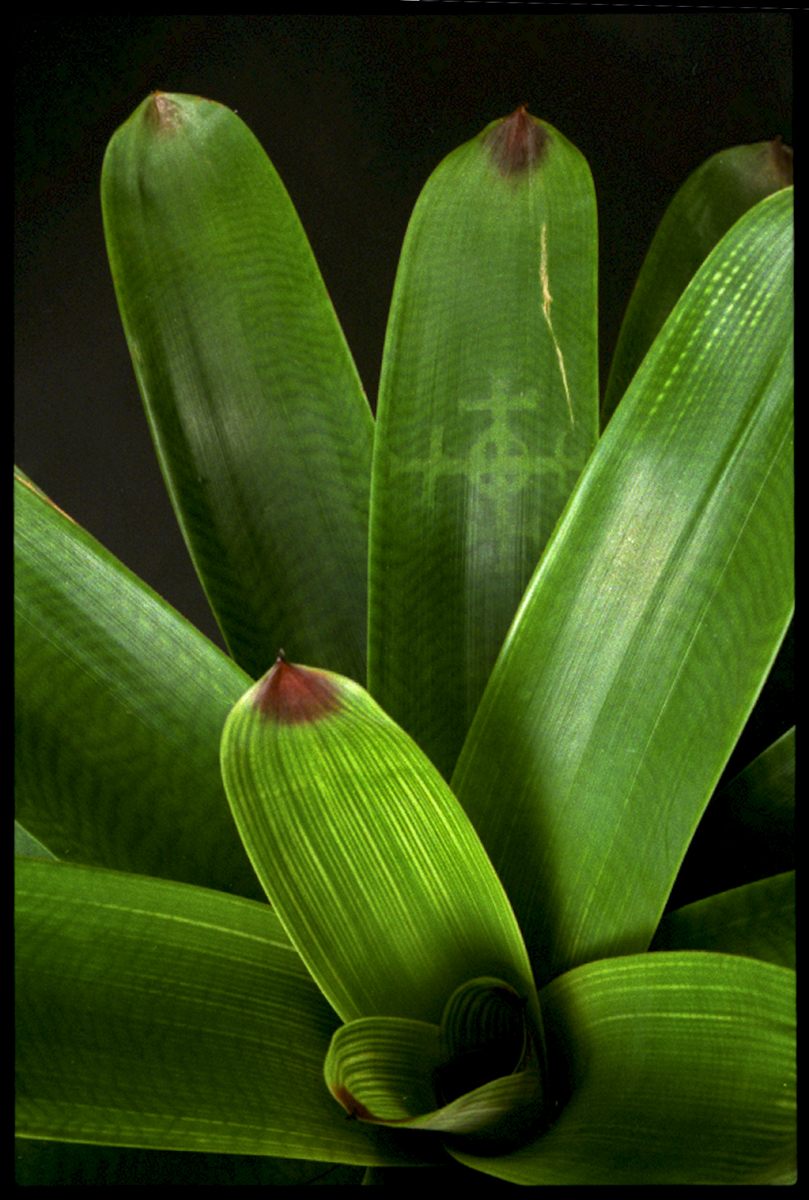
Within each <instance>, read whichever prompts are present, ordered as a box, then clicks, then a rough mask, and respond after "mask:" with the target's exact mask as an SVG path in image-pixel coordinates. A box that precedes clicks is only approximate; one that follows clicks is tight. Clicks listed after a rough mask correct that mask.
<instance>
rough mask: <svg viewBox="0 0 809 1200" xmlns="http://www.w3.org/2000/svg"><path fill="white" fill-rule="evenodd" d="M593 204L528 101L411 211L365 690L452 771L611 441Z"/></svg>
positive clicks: (385, 423)
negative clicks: (567, 512) (602, 400)
mask: <svg viewBox="0 0 809 1200" xmlns="http://www.w3.org/2000/svg"><path fill="white" fill-rule="evenodd" d="M596 268H597V232H596V210H595V193H594V190H593V182H592V178H591V176H590V171H589V169H588V167H587V164H586V162H585V161H584V159H583V158H582V156H581V155H580V154H579V152H578V150H576V149H575V147H573V146H572V145H571V144H570V143H569V142H568V141H567V140H566V139H565V138H564V137H563V136H562V135H561V134H560V133H559V132H558V131H557V130H555V129H553V128H552V127H551V126H550V125H547V124H545V123H543V122H540V121H538V120H536V119H535V118H534V117H531V116H529V115H528V114H527V113H526V112H525V109H524V108H520V109H518V110H517V112H515V113H514V114H513V115H512V116H511V117H508V118H506V119H505V120H502V121H495V122H493V123H492V124H490V125H488V126H487V127H486V128H485V129H484V130H483V132H482V133H481V134H479V135H478V136H477V137H476V138H473V139H472V140H471V141H470V142H467V143H466V144H465V145H463V146H461V147H459V148H458V149H457V150H454V151H453V152H452V153H451V154H450V155H449V156H448V157H447V158H445V159H444V161H443V162H442V163H441V164H440V165H439V167H438V168H437V169H436V170H435V171H434V173H433V174H432V176H431V177H430V179H429V180H428V182H427V184H426V186H425V188H424V190H423V191H422V193H421V196H420V197H419V200H418V202H417V204H416V207H415V209H414V212H413V215H412V217H411V220H410V224H409V227H408V230H407V235H406V237H405V242H404V247H403V249H402V256H401V261H400V264H399V270H398V273H397V276H396V284H395V287H394V292H393V299H392V303H391V311H390V318H389V322H388V330H387V336H386V340H385V351H384V358H383V365H382V374H381V379H380V392H379V407H378V410H377V433H376V441H375V446H374V468H373V483H372V496H373V502H372V506H371V514H372V516H371V538H370V572H369V607H370V617H369V631H370V632H369V648H368V655H369V667H368V670H369V675H368V678H369V689H370V691H371V693H372V694H373V696H374V698H375V699H376V700H378V701H379V703H380V704H381V705H382V707H383V708H384V709H385V711H386V712H387V713H389V714H390V715H391V716H392V717H393V718H394V720H396V721H397V722H398V723H399V724H400V725H402V726H403V728H404V729H406V730H407V732H408V733H409V734H410V735H411V736H412V737H413V738H414V739H415V740H416V741H417V742H418V744H419V745H420V746H421V747H422V749H423V750H424V751H425V752H426V753H427V754H428V756H429V757H430V758H431V759H432V760H433V762H435V764H436V765H437V766H438V768H439V769H440V770H441V772H442V773H443V774H444V775H445V777H447V778H448V777H449V775H450V774H451V772H452V768H453V766H454V764H455V760H456V758H457V756H458V753H459V751H460V748H461V745H462V744H463V739H464V737H465V735H466V731H467V729H468V727H469V723H470V722H471V719H472V717H473V715H474V712H475V709H476V708H477V705H478V701H479V700H480V697H481V694H482V692H483V688H484V686H485V683H486V680H487V678H488V676H489V672H490V671H491V669H492V666H493V664H494V660H495V658H496V656H497V653H498V651H499V649H500V645H501V643H502V641H503V638H504V637H505V635H506V632H507V630H508V627H509V625H510V623H511V620H512V618H513V616H514V613H515V612H516V610H517V606H518V604H519V602H520V598H521V596H522V593H523V591H524V590H525V587H526V584H527V583H528V580H529V579H530V577H531V574H532V572H533V570H534V567H535V566H536V564H537V562H538V560H539V556H540V554H541V552H542V550H543V548H544V546H545V543H546V542H547V540H548V537H549V536H550V533H551V530H552V529H553V527H554V524H555V523H556V520H557V518H558V516H559V514H560V512H561V511H562V508H563V506H564V503H565V501H566V500H567V497H568V495H569V494H570V491H571V489H572V487H573V485H574V483H575V482H576V479H577V478H578V476H579V473H580V471H581V469H582V467H583V466H584V463H585V462H586V460H587V457H588V455H589V454H590V452H591V450H592V448H593V446H594V444H595V440H596V438H597V436H598V368H597V347H596V336H597V335H596V313H597V295H596V291H597V289H596Z"/></svg>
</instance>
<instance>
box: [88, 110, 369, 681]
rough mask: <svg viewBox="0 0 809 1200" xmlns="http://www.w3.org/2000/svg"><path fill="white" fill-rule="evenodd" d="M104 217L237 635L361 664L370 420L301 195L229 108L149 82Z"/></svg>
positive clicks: (184, 493) (258, 658)
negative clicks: (302, 216)
mask: <svg viewBox="0 0 809 1200" xmlns="http://www.w3.org/2000/svg"><path fill="white" fill-rule="evenodd" d="M101 195H102V205H103V211H104V228H105V233H106V238H107V251H108V254H109V259H110V265H111V267H112V274H113V279H114V282H115V289H116V293H117V296H118V304H119V307H120V310H121V317H122V320H123V324H124V330H125V332H126V336H127V341H128V343H129V349H130V352H131V355H132V362H133V365H134V367H135V374H136V376H137V380H138V385H139V387H140V390H141V394H142V396H143V399H144V403H145V406H146V413H147V416H148V418H149V424H150V426H151V430H152V435H153V437H154V441H155V446H156V449H157V453H158V457H159V458H160V463H161V466H162V469H163V474H164V476H165V479H166V484H167V486H168V490H169V494H170V496H171V499H172V503H173V505H174V510H175V513H176V514H177V519H178V521H179V523H180V527H181V528H182V531H183V534H184V536H185V539H186V543H187V545H188V548H189V551H190V553H191V557H192V559H193V561H194V565H195V566H196V569H197V572H198V574H199V577H200V579H201V581H202V585H203V587H204V588H205V591H206V594H207V596H208V599H209V600H210V602H211V606H212V608H213V611H214V614H215V615H216V618H217V620H218V622H219V625H220V627H221V629H222V633H223V635H224V637H225V640H226V643H227V645H228V648H229V649H230V651H231V653H232V654H233V656H234V658H235V659H236V661H237V662H238V663H239V664H240V665H241V666H242V667H243V668H244V669H245V670H246V671H247V672H248V673H249V674H250V675H251V676H252V677H253V678H256V677H257V676H259V675H261V674H263V673H264V671H266V670H267V668H268V667H269V666H270V665H271V664H272V662H274V660H275V656H276V654H277V652H278V647H279V646H285V647H286V648H287V650H288V651H289V652H290V653H294V654H295V655H296V656H297V657H298V658H300V659H302V660H304V661H308V662H312V663H314V664H315V665H318V666H329V667H332V668H333V669H336V670H342V671H344V672H345V673H346V674H348V675H351V676H352V677H355V678H357V679H364V678H365V645H366V617H365V612H366V559H367V520H368V489H369V484H370V470H371V444H372V439H373V420H372V417H371V411H370V409H369V407H368V403H367V401H366V399H365V396H364V394H363V392H362V387H361V385H360V382H359V378H358V376H357V373H356V370H355V368H354V364H353V360H352V358H351V355H350V353H349V351H348V348H347V346H346V344H345V339H344V338H343V334H342V331H341V330H340V327H339V325H338V323H337V319H336V316H335V314H334V310H333V309H332V306H331V302H330V300H329V298H328V295H327V293H326V289H325V286H324V284H323V281H322V279H321V276H320V273H319V271H318V268H317V264H316V263H315V260H314V256H313V255H312V251H311V249H310V247H309V243H308V241H307V239H306V235H305V233H304V232H303V229H302V228H301V225H300V222H299V221H298V217H297V214H296V213H295V210H294V208H293V206H292V202H291V200H290V198H289V196H288V195H287V192H286V190H285V188H284V186H283V184H282V183H281V181H280V179H279V178H278V175H277V174H276V171H275V169H274V167H273V166H272V164H271V163H270V161H269V159H268V158H267V156H266V154H265V153H264V151H263V149H262V148H261V146H260V144H259V142H258V141H257V140H256V138H255V137H254V136H253V134H252V133H251V132H250V130H249V129H248V128H247V126H246V125H245V124H244V123H243V122H242V121H241V120H240V119H239V118H238V117H237V116H236V115H235V113H233V112H231V111H230V110H229V109H227V108H225V107H224V106H223V105H221V104H215V103H213V102H212V101H209V100H202V99H200V98H199V97H196V96H182V95H168V94H165V93H161V92H155V93H153V94H152V95H151V96H149V97H148V98H147V99H146V100H144V101H143V103H142V104H141V105H140V106H139V107H138V108H137V109H136V110H135V112H134V113H133V114H132V116H131V117H130V118H129V120H128V121H126V122H125V123H124V124H123V125H122V126H121V128H120V129H119V130H118V132H117V133H116V134H115V136H114V137H113V138H112V140H111V142H110V144H109V147H108V149H107V153H106V157H105V160H104V168H103V173H102V182H101Z"/></svg>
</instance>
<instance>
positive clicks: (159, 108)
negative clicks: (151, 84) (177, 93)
mask: <svg viewBox="0 0 809 1200" xmlns="http://www.w3.org/2000/svg"><path fill="white" fill-rule="evenodd" d="M149 100H150V103H149V105H148V107H147V109H146V115H147V116H148V118H149V120H150V121H151V123H152V125H153V126H154V128H155V129H157V130H158V131H159V132H160V133H174V132H175V131H176V130H178V129H179V128H180V126H181V125H182V123H183V118H182V113H181V111H180V106H179V104H178V103H177V101H176V100H173V99H172V98H171V96H167V95H166V93H165V92H152V94H151V96H150V97H149Z"/></svg>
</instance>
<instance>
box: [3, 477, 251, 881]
mask: <svg viewBox="0 0 809 1200" xmlns="http://www.w3.org/2000/svg"><path fill="white" fill-rule="evenodd" d="M14 504H15V513H14V518H15V534H14V536H15V550H14V553H15V557H14V569H15V592H14V611H15V653H16V669H15V738H14V756H15V813H16V816H17V818H18V820H19V821H20V822H21V823H22V824H23V825H24V826H25V827H26V829H27V830H28V832H29V833H31V834H33V835H34V837H36V838H39V839H40V840H41V841H43V842H44V843H45V845H46V846H47V847H48V849H49V850H50V851H51V852H52V853H54V854H55V855H56V856H57V858H60V859H70V860H73V861H77V862H85V863H93V864H96V865H98V866H106V867H114V868H118V869H123V870H131V871H137V872H140V873H143V874H152V875H157V876H161V877H164V878H170V879H177V880H181V881H184V882H188V883H197V884H202V885H203V886H208V887H219V888H222V889H223V890H224V891H228V892H230V891H233V892H237V893H240V894H242V895H247V896H250V897H253V898H254V899H258V898H259V897H260V896H261V890H260V888H259V886H258V884H257V880H256V878H255V875H254V873H253V871H252V868H251V866H250V863H249V861H248V859H247V857H246V855H245V853H244V847H243V846H242V845H241V843H240V841H239V838H238V835H237V833H236V830H235V828H234V826H233V819H232V817H231V815H230V810H229V808H228V804H227V798H226V796H225V791H224V788H223V786H222V777H221V774H220V771H219V756H218V749H217V748H218V743H219V738H220V736H221V732H222V726H223V725H224V722H225V717H226V716H227V714H228V711H229V710H230V708H231V707H232V706H233V704H234V703H235V701H236V699H237V698H238V696H239V695H240V694H241V693H242V692H243V691H244V689H245V687H246V686H248V684H249V682H250V679H249V676H247V675H245V673H244V671H242V670H241V669H240V668H239V667H237V666H236V664H235V663H234V662H233V661H232V660H231V659H229V658H228V657H227V656H226V655H224V654H223V653H222V652H221V650H219V649H218V648H217V647H216V646H214V645H213V643H212V642H210V641H208V639H207V638H206V637H204V636H203V635H202V634H201V633H200V632H199V631H198V630H197V629H195V628H194V627H193V625H191V624H190V623H189V622H188V621H186V620H185V619H184V618H183V617H181V616H180V614H179V613H178V612H176V611H175V609H173V608H172V607H171V605H169V604H167V603H166V601H165V600H162V599H161V598H160V597H159V596H158V595H156V594H155V592H153V591H152V589H151V588H149V587H147V585H146V584H145V583H143V582H142V581H141V580H140V579H138V578H137V577H136V576H135V575H133V574H132V572H131V571H129V570H127V568H126V567H125V566H124V565H123V564H122V563H121V562H119V561H118V560H117V559H116V558H115V557H114V556H113V555H112V554H110V553H109V552H108V551H107V550H105V549H104V548H103V546H100V545H99V543H98V542H97V541H95V539H94V538H92V537H91V536H90V534H89V533H87V532H86V531H85V530H84V529H82V528H81V527H80V526H79V525H77V524H76V523H75V521H72V520H71V519H70V517H68V516H67V515H66V514H65V513H63V512H62V511H61V510H60V509H58V508H57V507H56V505H54V504H53V503H51V501H49V500H48V498H47V497H46V496H44V495H43V494H42V493H41V492H40V491H39V490H38V489H37V488H36V487H35V486H34V485H33V484H32V483H31V481H30V480H29V479H27V477H26V476H24V475H23V474H22V472H15V481H14Z"/></svg>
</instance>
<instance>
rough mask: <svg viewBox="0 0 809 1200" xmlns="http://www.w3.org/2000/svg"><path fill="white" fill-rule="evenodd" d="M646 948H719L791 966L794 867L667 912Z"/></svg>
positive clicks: (725, 952) (792, 962)
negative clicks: (779, 873) (781, 873)
mask: <svg viewBox="0 0 809 1200" xmlns="http://www.w3.org/2000/svg"><path fill="white" fill-rule="evenodd" d="M649 949H650V950H718V951H721V952H722V953H724V954H744V955H747V956H748V957H750V958H760V959H762V960H763V961H764V962H771V963H776V964H778V965H779V966H782V967H791V968H792V970H794V969H795V872H794V871H787V872H785V873H784V874H783V875H776V876H774V877H773V878H771V879H760V880H759V881H758V882H757V883H748V884H745V886H744V887H738V888H733V889H732V890H731V891H729V892H720V893H719V895H717V896H709V897H707V898H706V899H705V900H697V901H695V902H694V903H693V904H686V905H684V906H683V907H682V908H677V909H675V910H674V911H673V912H669V913H666V915H665V916H664V917H663V919H662V921H661V922H660V924H659V925H658V927H657V932H656V933H655V935H654V937H653V938H652V944H651V946H650V947H649Z"/></svg>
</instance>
